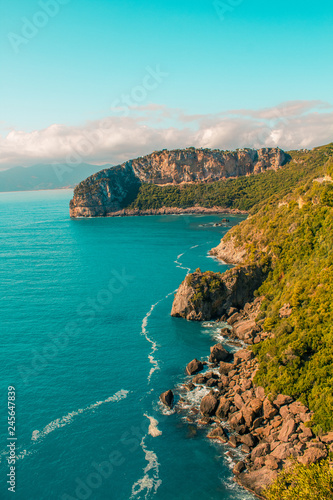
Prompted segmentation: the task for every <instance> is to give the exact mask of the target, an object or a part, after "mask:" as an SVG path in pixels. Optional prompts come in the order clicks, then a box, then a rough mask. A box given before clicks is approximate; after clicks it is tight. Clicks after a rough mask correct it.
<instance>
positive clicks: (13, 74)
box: [0, 0, 333, 161]
mask: <svg viewBox="0 0 333 500" xmlns="http://www.w3.org/2000/svg"><path fill="white" fill-rule="evenodd" d="M60 3H61V5H60ZM42 5H44V9H43V7H42ZM47 5H48V7H47ZM52 7H53V9H56V10H55V11H54V14H55V15H53V16H51V15H50V14H47V13H45V12H46V11H48V12H50V11H49V10H48V8H52ZM57 11H59V12H57ZM41 12H44V14H41ZM0 13H1V16H0V18H1V20H0V38H1V42H2V43H1V46H2V49H1V54H0V64H1V69H2V71H1V75H2V77H1V80H0V91H1V114H0V133H1V135H2V138H3V139H5V138H6V135H7V134H8V132H10V131H22V132H24V133H26V134H29V133H32V132H33V131H40V130H43V129H46V128H47V127H50V126H52V125H54V124H59V125H62V126H65V127H84V124H85V123H87V122H89V121H96V120H97V121H98V120H102V119H103V118H105V119H109V118H110V117H111V118H112V117H113V118H118V119H120V120H124V119H125V118H124V116H123V113H122V112H120V111H119V109H118V110H114V107H115V106H114V103H115V102H119V101H120V103H122V101H123V96H124V95H130V94H131V93H132V92H134V95H137V96H139V97H140V100H138V101H136V104H139V105H140V106H142V107H144V106H146V107H147V106H149V105H151V104H152V103H154V104H156V105H158V106H164V107H165V109H169V110H170V109H177V110H183V112H184V113H185V114H187V115H198V114H200V115H206V116H209V115H216V113H221V112H226V111H229V110H262V109H266V108H274V107H276V106H279V105H280V104H281V103H285V102H289V101H291V102H294V101H302V102H307V101H321V102H324V103H327V104H333V97H332V80H333V78H332V77H333V66H332V53H333V30H332V25H333V23H332V21H333V7H332V3H331V2H328V1H324V2H320V3H316V2H313V1H311V2H310V1H302V2H301V1H298V0H296V1H293V2H290V1H288V2H287V1H285V0H280V1H271V2H268V1H265V2H264V1H262V0H243V1H242V0H225V1H222V0H221V1H218V2H214V1H213V0H212V1H210V0H209V1H204V0H191V1H189V0H178V1H175V0H168V1H167V2H166V1H162V0H154V1H153V0H141V1H134V0H130V1H125V0H122V1H121V0H109V1H106V0H90V1H88V0H80V1H78V0H49V1H48V0H41V1H35V0H2V1H1V12H0ZM27 20H28V22H32V28H31V25H30V29H33V30H34V31H33V32H32V35H31V37H30V39H28V38H27V37H26V33H27V31H26V30H27ZM36 24H37V25H38V24H40V26H37V27H36ZM43 24H44V26H42V25H43ZM34 26H35V27H34ZM19 37H21V38H19ZM147 68H149V69H148V70H147ZM156 68H160V72H161V73H163V75H165V76H163V77H162V78H160V80H159V81H155V82H154V83H156V85H155V84H154V85H150V87H149V90H147V89H146V92H145V93H144V94H142V93H141V94H140V90H138V86H139V87H140V86H141V88H142V84H143V82H144V81H148V80H145V77H146V78H147V71H148V74H149V71H151V70H156ZM166 74H167V76H166ZM150 83H152V82H151V80H150ZM151 87H154V88H151ZM133 89H134V90H133ZM135 92H137V93H135ZM315 108H316V106H315ZM316 112H317V111H316V109H314V110H313V113H316ZM328 112H329V111H328V109H326V110H325V111H324V113H325V115H326V114H327V113H328ZM127 114H128V113H127ZM129 114H130V115H131V116H132V113H131V112H130V113H129ZM134 114H135V113H134ZM163 120H164V121H163V126H166V127H170V126H171V127H172V126H178V125H177V123H178V124H179V120H178V121H177V120H176V119H175V116H174V115H173V116H170V117H169V118H168V121H167V122H165V116H164V118H163ZM141 123H142V120H141ZM161 123H162V121H161V120H159V121H156V123H155V124H154V125H152V123H151V120H150V118H149V117H148V118H147V124H149V126H154V127H155V128H159V127H161V126H162V125H161ZM188 123H189V121H188ZM183 126H184V125H182V127H183ZM189 126H190V128H192V129H193V127H194V125H193V123H192V125H189ZM53 131H54V129H53ZM149 145H150V144H149ZM222 146H223V145H222ZM222 146H221V147H222ZM0 151H1V150H0ZM6 161H7V160H6Z"/></svg>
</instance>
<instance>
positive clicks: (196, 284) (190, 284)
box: [171, 265, 267, 321]
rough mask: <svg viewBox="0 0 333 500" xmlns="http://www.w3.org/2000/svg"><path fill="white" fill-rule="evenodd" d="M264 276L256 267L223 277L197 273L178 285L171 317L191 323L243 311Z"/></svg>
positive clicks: (230, 271)
mask: <svg viewBox="0 0 333 500" xmlns="http://www.w3.org/2000/svg"><path fill="white" fill-rule="evenodd" d="M266 276H267V275H266V273H265V272H264V271H263V270H262V269H261V268H260V267H258V266H255V265H252V266H243V267H238V268H234V269H229V271H226V272H225V273H223V274H220V273H212V272H209V271H207V272H205V273H202V272H201V271H200V270H198V271H196V272H194V273H192V274H189V275H188V276H187V277H186V278H185V280H184V281H183V283H182V284H181V285H180V287H179V289H178V291H177V293H176V296H175V299H174V301H173V305H172V311H171V316H175V317H181V318H186V319H188V320H194V321H207V320H211V319H217V318H220V317H221V316H222V315H224V314H225V313H226V312H227V311H228V310H229V309H230V308H231V307H236V308H242V307H244V305H245V304H246V303H247V302H249V301H251V300H253V293H254V291H255V290H257V288H259V287H260V285H261V284H262V282H263V281H264V279H265V278H266Z"/></svg>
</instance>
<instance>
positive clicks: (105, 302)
mask: <svg viewBox="0 0 333 500" xmlns="http://www.w3.org/2000/svg"><path fill="white" fill-rule="evenodd" d="M111 274H112V278H111V279H110V280H109V282H108V283H107V285H106V287H105V288H103V289H101V290H100V291H99V292H98V293H97V295H96V297H94V298H90V297H89V298H87V299H86V300H85V301H83V302H82V303H81V304H80V305H79V306H78V307H77V309H76V319H75V320H73V321H70V322H68V323H67V324H66V325H65V328H64V329H63V330H62V331H60V332H56V333H49V334H48V335H47V340H46V342H45V344H44V345H43V346H41V347H39V348H35V349H32V350H31V362H30V364H28V365H21V366H19V367H18V372H19V375H20V377H21V379H22V381H23V383H24V384H25V385H26V386H27V385H29V384H30V383H31V382H32V381H33V379H34V377H35V376H36V375H38V374H40V373H42V372H43V371H44V370H45V369H46V368H47V366H48V365H49V364H50V363H51V362H52V361H54V360H55V358H56V357H57V356H59V355H60V354H61V353H63V352H64V351H65V350H66V349H67V347H68V345H69V343H70V341H71V340H73V339H75V338H76V337H77V336H78V335H79V334H80V333H82V326H83V325H89V324H91V323H92V322H93V321H94V319H95V317H96V315H97V314H99V313H101V312H103V310H105V309H106V308H107V307H108V306H109V305H110V304H111V303H112V300H113V297H114V296H115V295H119V294H120V293H122V292H123V291H124V290H125V289H126V288H127V286H129V284H130V283H132V282H133V281H134V279H135V277H134V276H131V275H127V273H126V271H125V269H123V270H122V271H121V273H119V272H118V271H116V270H113V271H112V273H111Z"/></svg>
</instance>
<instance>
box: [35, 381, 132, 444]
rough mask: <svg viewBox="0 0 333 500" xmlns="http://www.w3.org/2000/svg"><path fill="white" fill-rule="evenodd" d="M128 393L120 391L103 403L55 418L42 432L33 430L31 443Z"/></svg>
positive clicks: (124, 396) (122, 397)
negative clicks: (75, 418)
mask: <svg viewBox="0 0 333 500" xmlns="http://www.w3.org/2000/svg"><path fill="white" fill-rule="evenodd" d="M128 393H129V391H125V390H124V389H121V390H120V391H118V392H116V393H115V394H114V395H113V396H110V397H109V398H107V399H105V400H104V401H96V403H93V404H91V405H89V406H87V407H86V408H79V409H78V410H76V411H72V412H70V413H68V414H67V415H65V416H63V417H61V418H57V419H55V420H53V421H52V422H50V423H49V424H47V425H46V426H45V427H44V429H43V430H41V431H39V430H34V431H33V433H32V436H31V440H32V441H41V440H42V439H44V438H45V437H46V436H47V435H48V434H50V433H51V432H53V431H55V430H56V429H60V428H61V427H65V426H66V425H69V424H71V423H72V422H73V419H74V417H76V416H78V415H80V414H82V413H87V412H89V411H92V410H95V408H98V407H99V406H101V405H103V404H105V403H116V402H118V401H121V400H122V399H125V398H126V397H127V395H128Z"/></svg>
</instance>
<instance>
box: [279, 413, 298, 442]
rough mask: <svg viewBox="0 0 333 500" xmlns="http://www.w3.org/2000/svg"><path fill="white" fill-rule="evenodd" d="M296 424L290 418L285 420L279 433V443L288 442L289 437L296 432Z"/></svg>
mask: <svg viewBox="0 0 333 500" xmlns="http://www.w3.org/2000/svg"><path fill="white" fill-rule="evenodd" d="M296 427H297V425H296V422H295V420H294V419H292V418H290V419H289V420H287V421H286V422H285V423H284V424H283V425H282V428H281V430H280V432H279V437H278V439H279V441H282V442H284V443H287V442H288V441H289V438H290V436H291V435H292V434H293V433H294V432H295V430H296Z"/></svg>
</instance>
